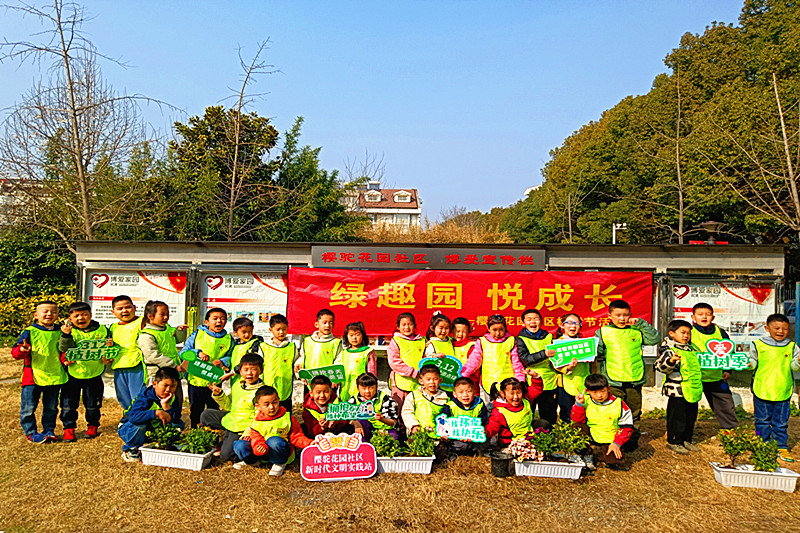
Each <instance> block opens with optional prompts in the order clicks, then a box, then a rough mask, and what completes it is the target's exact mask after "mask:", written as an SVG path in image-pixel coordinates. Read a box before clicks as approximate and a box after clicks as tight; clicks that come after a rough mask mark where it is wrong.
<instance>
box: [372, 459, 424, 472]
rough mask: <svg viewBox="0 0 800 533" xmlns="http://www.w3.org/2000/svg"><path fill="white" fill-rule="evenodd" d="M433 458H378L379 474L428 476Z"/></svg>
mask: <svg viewBox="0 0 800 533" xmlns="http://www.w3.org/2000/svg"><path fill="white" fill-rule="evenodd" d="M434 459H435V458H434V457H378V473H379V474H430V473H431V468H432V467H433V460H434Z"/></svg>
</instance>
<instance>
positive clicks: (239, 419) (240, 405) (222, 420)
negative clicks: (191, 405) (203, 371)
mask: <svg viewBox="0 0 800 533" xmlns="http://www.w3.org/2000/svg"><path fill="white" fill-rule="evenodd" d="M263 364H264V362H263V360H262V359H261V356H260V355H258V354H257V353H248V354H245V355H244V356H242V360H241V361H240V362H239V374H240V376H241V379H239V381H238V382H236V383H231V393H230V394H225V392H224V391H223V390H222V388H221V387H220V386H219V385H217V384H216V383H212V384H211V385H210V388H211V393H212V394H211V398H212V399H213V400H214V401H215V402H216V403H217V405H219V409H206V410H205V411H203V413H202V414H201V415H200V425H201V426H208V427H210V428H211V429H221V430H223V434H222V445H221V446H220V449H219V458H220V459H222V460H223V461H233V460H234V459H235V458H236V456H235V455H234V453H233V443H234V442H236V441H237V440H239V437H240V436H241V435H242V432H243V431H245V430H246V429H247V427H248V426H249V425H250V421H251V420H253V417H254V416H255V414H256V412H255V407H253V397H254V396H255V393H256V391H257V390H258V389H259V387H261V386H262V385H263V384H264V382H263V381H261V372H262V370H263ZM234 466H235V465H234Z"/></svg>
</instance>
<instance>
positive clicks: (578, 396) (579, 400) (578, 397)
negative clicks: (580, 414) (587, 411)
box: [575, 393, 585, 404]
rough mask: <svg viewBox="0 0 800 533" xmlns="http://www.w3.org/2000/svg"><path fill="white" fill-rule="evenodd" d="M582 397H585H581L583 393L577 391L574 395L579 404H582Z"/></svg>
mask: <svg viewBox="0 0 800 533" xmlns="http://www.w3.org/2000/svg"><path fill="white" fill-rule="evenodd" d="M584 399H585V398H584V397H583V394H580V393H578V394H576V395H575V401H576V402H578V403H580V404H582V403H583V400H584Z"/></svg>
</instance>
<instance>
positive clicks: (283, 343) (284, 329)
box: [259, 314, 297, 413]
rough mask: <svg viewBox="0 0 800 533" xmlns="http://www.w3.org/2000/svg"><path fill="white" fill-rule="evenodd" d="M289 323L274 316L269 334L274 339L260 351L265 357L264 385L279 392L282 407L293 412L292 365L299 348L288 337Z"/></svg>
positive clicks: (271, 319) (267, 342) (270, 320)
mask: <svg viewBox="0 0 800 533" xmlns="http://www.w3.org/2000/svg"><path fill="white" fill-rule="evenodd" d="M288 331H289V321H288V320H286V317H285V316H283V315H281V314H275V315H272V316H271V317H270V319H269V332H270V334H272V338H271V339H268V340H266V341H264V342H263V343H261V346H260V348H259V349H260V350H261V353H262V355H263V356H264V375H263V377H262V379H263V380H264V385H269V386H270V387H273V388H274V389H275V390H277V391H278V396H280V400H281V407H283V408H284V409H286V410H287V411H289V412H290V413H291V412H292V386H293V381H292V380H293V378H294V373H293V372H292V364H293V362H294V359H295V354H296V353H297V346H295V344H294V343H293V342H291V341H289V340H288V339H287V338H286V336H287V333H288Z"/></svg>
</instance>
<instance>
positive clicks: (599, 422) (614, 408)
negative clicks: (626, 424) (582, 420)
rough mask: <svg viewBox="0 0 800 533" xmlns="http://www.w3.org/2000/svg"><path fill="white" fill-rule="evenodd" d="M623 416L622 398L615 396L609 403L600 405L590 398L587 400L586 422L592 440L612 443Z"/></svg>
mask: <svg viewBox="0 0 800 533" xmlns="http://www.w3.org/2000/svg"><path fill="white" fill-rule="evenodd" d="M621 416H622V400H621V399H619V398H614V401H613V402H611V403H610V404H608V405H598V404H596V403H595V402H594V400H592V399H591V398H588V399H587V401H586V424H587V425H588V426H589V433H590V434H591V435H592V440H594V441H595V442H596V443H598V444H611V443H612V442H614V437H616V436H617V431H618V430H619V418H620V417H621Z"/></svg>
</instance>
